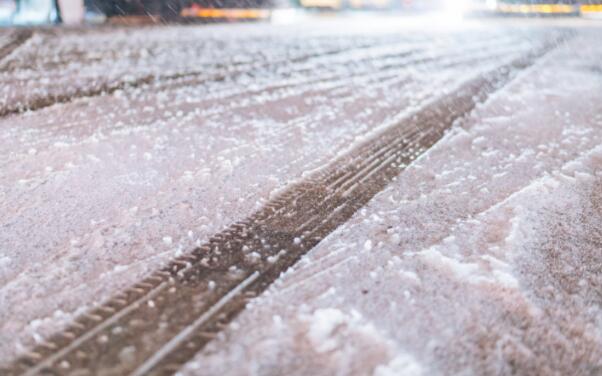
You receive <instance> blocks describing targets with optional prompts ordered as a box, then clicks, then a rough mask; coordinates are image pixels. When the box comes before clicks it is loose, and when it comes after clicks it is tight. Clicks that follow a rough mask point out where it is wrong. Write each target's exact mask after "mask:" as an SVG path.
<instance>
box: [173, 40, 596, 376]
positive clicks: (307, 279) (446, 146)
mask: <svg viewBox="0 0 602 376" xmlns="http://www.w3.org/2000/svg"><path fill="white" fill-rule="evenodd" d="M578 33H579V35H578V36H577V37H576V38H575V39H574V40H572V41H571V42H570V43H569V44H568V45H567V46H564V47H561V48H560V49H558V50H556V51H554V52H553V53H551V54H549V55H547V56H546V57H545V58H544V59H541V60H540V61H539V62H538V64H537V65H536V66H534V67H532V68H530V69H528V70H525V71H524V72H522V73H521V74H520V75H519V77H518V78H517V79H516V80H514V81H513V82H512V83H511V84H510V85H509V86H507V87H506V88H504V89H502V90H501V91H500V92H498V93H497V94H496V95H494V96H493V97H492V98H490V99H489V100H488V101H487V102H486V103H484V104H482V105H480V106H479V108H478V109H477V110H476V111H475V112H474V113H473V114H472V115H471V116H470V117H469V118H468V119H465V120H464V121H462V122H460V123H459V124H458V125H457V128H456V129H455V130H454V131H453V132H451V133H450V134H448V135H447V136H446V137H445V138H444V139H443V140H442V141H441V142H439V143H438V144H437V145H436V146H435V147H433V148H432V149H431V150H430V151H428V153H427V154H426V155H425V156H423V157H422V158H420V159H419V160H418V161H417V162H415V163H414V164H412V165H411V166H410V167H409V168H408V169H407V170H406V171H405V172H403V173H402V174H401V175H400V176H399V178H398V179H397V180H396V181H395V182H394V183H392V184H391V185H390V186H389V187H388V188H386V189H385V190H384V191H383V192H381V193H380V194H379V195H377V196H376V197H375V198H374V199H373V200H372V201H371V202H370V203H369V204H368V205H367V206H366V207H365V208H364V209H362V210H360V211H358V212H357V213H356V214H355V215H354V217H353V218H352V219H351V220H350V221H349V222H347V223H346V224H344V225H343V226H341V227H340V228H339V229H337V230H336V231H335V232H334V233H332V234H331V235H330V236H329V237H327V238H326V239H325V240H324V241H322V242H321V243H320V244H319V245H318V246H317V247H316V248H314V249H313V250H312V251H310V253H309V254H308V255H307V256H306V257H304V258H303V260H302V261H301V262H299V263H298V264H297V265H296V266H295V267H293V268H292V269H291V270H289V271H287V273H285V274H284V275H283V276H282V277H281V278H280V279H279V280H278V281H277V282H276V283H275V284H274V285H273V286H272V287H271V288H270V289H269V290H268V291H267V292H266V293H265V294H264V295H262V296H260V297H258V298H257V299H255V300H254V301H253V302H252V303H251V304H250V306H249V308H248V309H247V310H246V311H245V312H243V313H242V314H241V316H240V317H239V318H238V319H237V320H236V322H237V324H238V325H237V328H238V329H237V331H236V332H235V333H234V332H229V331H226V332H225V333H223V335H222V336H221V337H220V338H219V339H218V340H216V341H213V342H212V343H210V344H209V345H208V346H207V347H206V348H205V349H204V350H203V351H202V352H201V353H200V354H199V355H198V356H197V357H196V358H195V359H194V360H193V361H191V362H190V364H189V365H187V366H185V367H183V368H182V370H181V372H182V373H183V374H185V375H186V374H199V373H198V370H199V369H201V368H199V365H202V369H203V373H202V374H207V375H217V374H221V373H224V372H227V373H228V374H232V375H243V374H248V372H251V373H252V372H253V371H255V372H256V373H259V370H276V372H277V373H279V374H290V375H300V374H312V375H330V374H334V373H337V372H338V374H375V375H405V374H408V375H420V374H422V375H426V374H428V375H436V374H441V375H448V374H531V373H533V374H582V375H587V374H591V373H595V372H596V370H599V369H600V367H602V363H601V359H602V329H601V328H602V325H601V324H602V321H601V317H602V310H601V308H600V305H599V304H598V302H599V291H600V272H599V270H598V269H599V268H597V267H596V265H600V262H601V261H602V259H601V255H600V252H599V244H600V241H601V239H602V233H601V231H600V229H602V212H601V211H600V207H601V206H600V205H602V190H601V188H600V187H602V184H601V183H602V174H601V172H600V166H602V149H601V147H600V145H602V119H601V118H600V116H599V113H600V112H601V111H602V75H600V74H599V73H598V74H595V73H593V72H595V71H596V69H599V68H596V67H598V65H599V62H600V61H602V48H600V44H599V43H597V40H599V33H598V32H597V31H596V30H591V31H586V30H581V31H579V32H578ZM367 249H368V250H370V251H369V252H366V250H367ZM332 287H335V288H336V293H334V294H332V293H328V292H329V291H330V289H331V288H332ZM275 315H277V316H278V317H279V318H280V320H279V322H280V323H281V324H280V325H279V327H278V328H277V329H276V328H275V327H274V324H273V321H272V320H271V318H272V317H274V316H275ZM300 317H301V318H303V319H302V320H301V323H299V318H300ZM268 318H269V319H268ZM304 325H305V326H304ZM363 328H370V329H369V330H367V332H370V333H372V335H370V336H362V337H361V338H362V340H353V339H350V338H347V337H345V333H348V332H355V333H357V332H358V331H359V332H362V333H364V332H363ZM342 338H345V339H346V340H342ZM307 341H309V345H308V342H307ZM368 343H369V344H370V345H369V349H368V346H367V344H368ZM320 350H321V351H320ZM266 354H269V355H266ZM294 359H295V360H297V361H293V360H294ZM299 364H303V368H299ZM194 365H196V367H197V368H196V370H197V373H195V372H193V371H192V370H193V369H195V368H194ZM249 370H251V371H249ZM350 370H352V371H350Z"/></svg>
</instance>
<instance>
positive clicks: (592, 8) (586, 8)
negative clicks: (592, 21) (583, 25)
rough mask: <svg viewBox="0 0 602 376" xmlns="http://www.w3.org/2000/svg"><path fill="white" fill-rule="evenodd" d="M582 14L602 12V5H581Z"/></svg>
mask: <svg viewBox="0 0 602 376" xmlns="http://www.w3.org/2000/svg"><path fill="white" fill-rule="evenodd" d="M581 12H582V13H595V12H602V4H587V5H586V4H584V5H581Z"/></svg>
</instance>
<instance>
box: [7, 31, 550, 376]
mask: <svg viewBox="0 0 602 376" xmlns="http://www.w3.org/2000/svg"><path fill="white" fill-rule="evenodd" d="M557 42H558V41H554V43H549V44H547V45H546V46H545V47H543V48H542V49H540V50H539V51H535V52H532V53H531V54H529V55H527V56H524V57H522V58H519V59H516V60H514V61H512V62H511V63H509V64H507V65H504V66H501V67H499V68H497V69H495V70H493V71H490V72H488V73H486V74H483V75H481V76H479V77H477V78H475V79H472V80H470V81H468V82H466V83H465V84H464V85H462V86H461V87H460V88H459V89H458V90H457V91H455V92H454V93H452V94H450V95H447V96H445V97H443V98H440V99H438V100H435V101H433V102H431V103H430V104H428V105H426V106H425V107H424V108H423V109H422V110H420V111H418V112H416V113H414V114H413V115H411V116H408V117H406V118H404V119H402V120H400V121H399V122H398V123H397V124H394V125H392V126H389V127H387V128H386V129H385V130H383V131H382V132H381V133H380V134H378V135H376V136H375V137H372V138H371V139H369V140H367V141H366V142H365V143H364V144H362V145H360V146H359V147H357V148H355V149H354V150H353V151H351V152H350V153H349V154H347V155H346V156H343V157H341V158H340V159H339V160H337V161H334V162H333V163H332V164H330V165H329V166H327V167H326V168H325V169H323V170H322V171H320V172H317V173H315V174H314V175H313V176H311V177H309V178H307V179H306V180H305V181H303V182H300V183H298V184H295V185H294V186H292V187H291V188H290V189H289V190H287V191H286V192H284V193H283V194H282V195H281V196H280V197H278V198H276V199H275V200H273V201H271V202H270V203H268V204H267V205H266V206H265V207H264V208H263V209H262V210H260V211H259V212H258V213H256V214H255V215H253V216H251V217H250V218H248V219H247V220H245V221H241V222H239V223H235V224H233V225H232V226H230V227H229V228H228V229H227V230H225V231H223V232H222V233H219V234H216V235H214V236H213V237H212V238H211V240H210V241H209V242H208V243H207V244H206V245H204V246H202V247H200V248H197V249H195V250H194V251H192V252H190V253H189V254H187V255H184V256H181V257H178V258H177V259H175V260H173V261H172V262H171V263H170V264H169V265H167V266H166V267H164V268H162V269H161V270H159V271H157V272H155V273H154V274H152V275H151V276H149V277H147V278H145V279H144V280H142V281H141V282H139V283H137V284H135V285H134V286H132V287H131V288H129V289H127V290H125V291H123V292H122V293H120V294H118V295H117V296H115V297H113V298H112V299H110V300H109V301H108V302H106V303H105V304H103V305H102V306H99V307H97V308H95V309H93V310H91V311H89V312H87V313H85V314H84V315H82V316H81V317H79V318H78V319H77V320H76V321H75V322H74V323H73V324H72V325H71V326H70V327H68V328H67V329H66V330H65V331H63V332H61V333H59V334H57V335H55V336H54V337H53V338H51V339H50V340H49V341H48V342H45V343H43V344H40V345H38V346H37V347H36V348H35V349H34V350H33V351H32V352H30V353H29V354H27V355H26V356H24V357H23V358H21V359H18V360H17V361H15V362H14V363H13V364H12V365H11V366H10V368H8V369H5V370H4V371H3V374H7V375H16V374H23V375H34V374H38V373H44V372H46V373H50V374H63V373H67V372H69V373H71V372H75V373H77V374H99V373H105V374H134V375H139V374H150V375H160V374H166V373H173V372H175V371H176V370H177V369H178V368H179V367H180V366H181V365H182V364H183V363H185V362H186V361H188V360H189V359H190V358H191V357H192V356H193V355H194V354H195V353H196V352H197V351H198V350H199V349H201V348H202V347H203V346H204V345H205V344H206V343H207V342H209V341H210V340H211V339H212V338H213V337H214V336H215V335H216V334H217V333H218V332H219V331H220V330H221V329H222V328H223V327H224V325H226V324H227V323H229V322H230V321H231V320H232V319H233V318H234V317H235V316H236V315H237V314H238V313H239V312H240V311H241V310H242V309H243V308H244V306H245V304H246V302H247V301H248V299H250V298H252V297H254V296H257V295H258V294H260V293H261V292H263V291H264V290H265V289H266V288H267V287H268V286H269V285H270V284H271V283H272V282H273V281H274V280H275V279H276V278H278V276H279V275H280V274H281V273H282V272H283V271H285V270H287V269H288V268H289V267H290V266H292V265H293V264H294V263H295V262H297V261H298V260H299V258H300V257H301V256H303V255H304V254H305V253H307V252H308V251H309V250H310V249H312V248H313V247H314V246H315V245H316V244H317V243H318V242H320V241H321V240H322V239H324V237H326V236H327V235H328V234H330V233H331V232H332V231H334V230H335V229H336V228H337V227H338V226H340V225H341V224H342V223H344V222H345V221H347V220H348V219H349V218H350V217H351V216H352V215H353V214H354V213H355V212H356V211H357V210H358V209H359V208H361V207H362V206H363V205H365V204H366V203H367V202H368V201H369V200H370V199H371V198H372V197H374V195H376V194H377V193H378V192H380V191H381V190H382V189H384V187H385V186H386V185H387V184H388V183H389V182H391V180H392V179H394V178H395V177H396V176H397V175H398V174H399V173H400V171H402V170H403V169H404V168H405V167H406V166H407V165H408V164H409V163H411V162H412V161H413V160H415V159H416V158H417V157H418V156H420V155H421V154H422V153H423V152H424V151H425V150H427V149H428V148H429V147H431V146H432V145H433V144H434V143H436V142H437V141H438V140H439V139H440V138H441V137H442V136H443V134H444V133H445V131H446V130H447V129H448V128H449V127H450V126H451V125H452V124H453V123H454V122H455V121H456V120H457V119H459V118H461V117H463V116H465V115H466V114H467V113H469V112H470V111H471V110H472V109H473V108H474V107H475V105H476V104H477V103H480V102H482V101H483V100H485V99H486V98H487V96H488V95H489V94H490V93H492V92H494V91H496V90H497V89H499V88H500V87H502V86H503V85H505V84H506V83H507V82H509V81H510V80H511V79H512V78H513V77H514V76H515V74H516V73H517V72H518V71H520V70H522V69H525V68H527V67H529V66H530V65H532V64H533V62H534V61H535V60H536V59H537V58H538V57H539V56H541V55H543V54H544V53H546V52H547V51H549V50H550V49H551V48H552V46H554V45H556V43H557Z"/></svg>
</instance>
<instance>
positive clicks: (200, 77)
mask: <svg viewBox="0 0 602 376" xmlns="http://www.w3.org/2000/svg"><path fill="white" fill-rule="evenodd" d="M337 22H338V21H337ZM337 22H334V21H333V22H324V21H321V22H316V23H315V24H313V25H311V24H310V25H307V24H304V25H288V26H273V25H238V26H211V27H177V26H173V27H163V28H143V29H139V30H132V29H116V30H111V31H108V30H105V29H101V30H93V29H92V30H85V31H76V30H64V31H56V30H50V31H49V30H46V31H38V32H34V33H32V34H28V35H26V38H25V37H24V36H23V35H22V34H21V35H16V34H15V35H8V34H7V35H5V36H3V38H4V39H2V40H6V41H7V42H4V43H13V45H17V44H18V46H17V47H16V48H14V49H13V50H11V51H10V52H9V53H6V54H5V55H6V56H4V57H3V58H2V60H0V67H1V68H0V69H1V70H0V82H2V92H0V104H1V105H0V113H2V114H3V115H4V116H3V117H2V118H0V303H1V304H0V360H1V361H2V362H1V363H6V362H8V361H10V360H11V359H13V358H14V357H15V356H17V355H21V354H23V353H26V352H27V351H28V350H29V349H31V348H32V347H33V346H34V345H35V344H39V343H43V342H44V339H45V338H48V337H49V336H51V335H52V334H53V333H56V332H58V331H60V330H61V329H62V328H64V327H65V325H69V324H70V322H71V320H72V319H73V317H74V315H76V314H81V313H83V312H85V311H86V310H87V309H88V308H90V307H92V306H93V305H95V304H98V303H101V302H103V301H105V300H107V299H109V298H111V297H114V296H115V294H117V293H118V292H119V291H121V290H122V289H124V288H126V287H128V286H130V285H132V284H134V283H136V282H137V281H139V280H141V279H142V278H143V277H144V276H146V275H148V274H149V273H150V272H152V271H154V270H156V269H157V268H159V267H160V266H161V265H163V264H164V263H165V262H166V261H169V260H172V259H173V258H174V257H177V256H179V255H182V254H184V255H185V254H187V253H189V252H190V251H192V250H193V249H194V248H195V247H199V246H201V245H203V244H205V243H206V242H207V241H208V240H209V238H210V237H211V236H212V235H214V234H216V233H219V232H220V231H222V230H223V229H224V228H226V227H227V226H228V225H230V224H232V223H235V222H237V221H243V220H245V219H246V218H248V217H250V216H251V215H252V214H253V213H254V212H256V211H257V210H260V209H261V208H263V207H264V206H265V204H266V203H268V202H270V200H272V199H274V198H275V197H277V195H278V194H279V193H281V192H283V191H286V189H287V188H288V187H290V186H291V185H292V184H293V183H296V182H303V181H304V179H307V177H308V176H310V175H311V173H312V172H315V171H316V170H319V169H320V168H322V167H324V166H326V165H328V163H329V162H331V161H333V160H334V159H336V158H338V157H340V156H342V155H344V154H345V153H346V152H350V151H353V150H355V148H356V147H357V146H358V145H360V144H361V142H362V141H364V140H367V139H369V138H370V137H371V136H372V135H374V134H377V133H378V132H381V131H383V130H386V129H387V126H390V125H392V124H397V123H398V122H399V119H403V118H404V116H406V115H408V114H411V113H413V112H415V111H418V112H419V111H420V110H421V109H422V108H424V106H426V105H427V104H428V103H432V101H434V100H437V99H438V98H445V97H447V96H449V95H451V94H452V93H454V92H455V91H456V90H457V89H458V88H460V87H462V85H463V84H465V83H467V82H470V81H471V80H475V79H478V77H480V76H481V75H483V74H485V73H488V72H491V71H495V69H497V68H498V67H506V66H508V64H509V63H510V62H512V61H515V60H516V59H518V58H521V57H524V56H526V55H528V54H531V53H533V51H537V50H538V49H541V48H542V47H544V46H546V44H548V43H549V42H553V41H557V40H559V38H561V37H571V38H572V39H570V41H569V42H567V43H566V44H563V45H561V46H560V47H558V48H557V49H555V50H554V51H553V52H551V53H549V54H548V55H546V56H545V57H543V58H539V59H538V60H537V61H536V62H535V65H534V66H532V67H530V68H526V69H525V70H523V71H521V72H519V73H518V74H519V76H518V77H516V78H514V81H513V82H512V83H511V85H510V86H509V87H507V88H503V89H501V91H498V92H497V93H495V94H494V96H493V97H491V98H489V99H487V101H486V103H484V104H480V105H478V107H477V109H476V110H475V111H473V112H472V113H471V115H470V117H469V118H467V119H464V120H463V121H462V122H461V123H460V124H457V125H456V126H455V127H454V128H453V130H452V132H451V133H450V134H448V135H447V136H446V137H445V138H444V139H443V140H442V141H440V142H439V143H438V144H437V145H436V146H435V147H434V148H433V149H431V150H430V151H428V152H427V153H426V154H425V155H424V156H423V157H422V158H421V159H420V160H419V161H417V162H415V163H414V164H412V165H410V167H409V168H408V169H406V170H405V171H404V172H403V173H402V174H401V175H400V176H399V178H398V179H396V181H395V182H394V183H393V184H391V185H390V186H389V187H388V188H387V189H385V190H384V191H383V192H381V193H380V194H379V195H378V196H377V197H375V199H374V200H372V201H371V202H370V203H369V204H368V206H367V207H365V208H364V209H361V210H360V211H359V212H357V213H356V214H355V216H354V217H353V218H352V219H351V220H350V221H349V222H348V223H347V224H345V225H343V226H342V227H340V228H339V229H338V230H336V231H335V232H334V233H332V234H331V235H330V236H329V237H327V238H326V239H325V240H324V241H322V242H320V243H319V244H318V245H317V247H315V248H314V249H313V250H311V251H310V253H309V254H308V256H307V257H306V258H304V259H303V260H302V261H301V262H300V263H299V264H297V265H296V266H295V267H294V268H293V269H292V270H290V271H289V272H288V273H287V274H286V275H285V276H283V277H282V278H281V279H279V280H278V281H277V283H276V284H275V285H274V286H273V287H272V288H270V289H269V290H268V292H267V293H266V294H264V295H262V296H260V297H259V298H257V300H253V301H252V303H251V305H250V308H249V309H247V310H246V311H245V312H244V313H243V314H242V315H241V316H240V317H239V318H237V319H236V320H235V321H234V322H233V323H232V324H231V325H230V327H228V328H227V329H226V330H225V331H224V332H222V334H220V336H219V338H218V339H217V340H214V341H212V342H209V345H208V346H207V347H206V348H205V350H203V352H202V353H200V354H199V355H198V356H197V357H196V358H195V359H194V360H193V361H192V362H191V363H189V364H188V365H187V366H185V368H184V372H189V373H191V374H199V373H203V374H232V373H236V374H249V373H251V374H289V373H290V374H295V373H297V374H325V375H326V374H332V373H337V372H338V373H339V374H350V373H354V374H367V373H371V372H375V373H376V374H388V373H387V372H390V374H403V372H406V373H411V372H414V373H416V374H419V373H421V372H423V373H424V374H431V373H445V370H450V369H451V370H453V371H454V373H462V372H467V373H469V374H471V373H487V374H497V373H499V372H501V373H504V374H505V373H511V372H512V371H513V370H518V371H521V372H523V373H525V372H526V373H528V372H531V371H533V372H535V373H548V372H551V370H558V372H560V373H565V372H563V371H562V370H563V369H564V370H573V369H576V368H577V369H579V370H580V372H582V373H583V374H587V372H588V371H589V372H590V373H591V371H592V370H595V369H596V368H595V367H600V366H602V365H600V364H599V363H597V362H599V359H600V358H601V351H602V350H601V343H602V339H601V334H600V317H602V316H601V311H600V297H599V294H598V295H596V291H599V288H600V287H601V286H600V278H602V274H601V271H600V269H599V265H600V256H599V254H597V253H596V250H597V249H598V248H599V244H600V230H599V229H600V228H602V226H600V224H601V223H600V218H599V217H600V206H599V205H600V201H599V199H600V195H602V193H601V192H599V191H596V187H599V183H600V180H601V178H600V176H599V170H600V164H601V163H602V161H601V158H602V155H601V152H602V151H601V150H600V149H599V145H600V141H601V139H602V130H601V129H600V127H602V117H600V115H599V114H600V113H602V107H600V103H602V75H601V74H600V63H599V62H600V61H602V48H600V46H599V43H598V45H596V43H597V41H598V39H597V38H599V37H600V29H597V28H596V27H579V28H576V29H572V28H571V29H569V28H565V27H549V26H547V25H545V24H542V25H538V26H535V27H530V26H528V23H511V24H508V23H494V24H493V25H487V24H485V23H480V22H471V23H469V24H468V26H458V25H457V24H453V25H449V26H447V27H446V26H441V27H439V28H437V29H433V30H431V31H424V30H420V28H417V27H415V25H414V26H404V25H403V24H402V23H400V22H397V23H396V22H392V21H391V19H384V20H382V22H374V23H373V24H371V25H360V26H358V27H357V28H356V30H352V31H347V30H342V29H341V25H345V23H342V24H341V23H337ZM333 23H334V24H333ZM346 25H347V27H349V26H350V24H349V23H347V24H346ZM311 26H313V27H311ZM16 38H20V39H18V43H14V41H15V40H17V39H16ZM6 51H8V49H6ZM23 109H30V111H27V112H22V111H23ZM452 112H453V111H452ZM458 115H462V113H460V114H458ZM418 146H419V145H418ZM316 204H319V202H317V203H316ZM559 229H561V230H559ZM559 231H564V232H563V234H564V235H558V232H559ZM596 244H598V246H596ZM597 247H598V248H597ZM218 291H219V286H218ZM150 303H152V304H155V303H153V301H152V300H150V301H149V305H150ZM569 318H570V319H571V320H569ZM103 338H104V337H102V336H99V340H100V339H103ZM166 338H167V337H166ZM105 340H106V339H105ZM563 341H564V342H563ZM569 344H570V345H569ZM122 346H123V351H125V353H124V352H123V351H120V352H119V356H120V357H123V358H124V359H126V360H123V359H122V360H123V362H124V363H128V362H132V364H136V362H138V361H139V359H138V358H139V357H140V356H138V358H137V356H136V355H135V353H136V350H137V349H136V348H135V347H134V346H130V347H128V346H127V344H122ZM549 348H553V349H551V350H547V349H549ZM50 350H52V349H50ZM126 350H127V351H126ZM139 351H142V350H140V349H139ZM131 352H133V353H134V354H133V355H132V354H130V353H131ZM120 359H121V358H120ZM132 359H133V360H132ZM142 360H143V359H142ZM300 362H301V363H303V364H304V366H303V367H301V366H300ZM554 362H556V363H554ZM57 366H65V364H64V363H61V364H59V363H58V362H57ZM67 366H70V365H69V364H68V363H67ZM578 366H581V368H578ZM512 367H515V368H514V369H513V368H512ZM563 367H564V368H563ZM598 369H599V368H598ZM249 370H251V371H250V372H249Z"/></svg>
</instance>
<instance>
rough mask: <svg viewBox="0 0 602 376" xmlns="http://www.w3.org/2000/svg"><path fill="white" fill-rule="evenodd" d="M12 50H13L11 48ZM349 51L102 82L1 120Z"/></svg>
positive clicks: (8, 109)
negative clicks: (126, 92)
mask: <svg viewBox="0 0 602 376" xmlns="http://www.w3.org/2000/svg"><path fill="white" fill-rule="evenodd" d="M30 36H31V35H29V37H30ZM29 37H27V38H26V39H25V40H27V39H28V38H29ZM25 40H23V42H21V43H20V44H19V45H21V44H22V43H24V42H25ZM9 44H13V43H12V42H11V43H9ZM386 44H387V42H383V43H382V45H376V46H375V45H374V44H370V43H366V44H361V45H358V46H356V47H355V48H353V49H352V50H358V51H359V50H362V49H371V48H378V47H382V46H384V45H386ZM17 47H18V46H17ZM15 48H16V47H15ZM12 50H14V48H13V49H12ZM12 50H11V52H12ZM349 51H350V50H349V48H342V49H341V48H334V49H329V50H326V51H320V52H315V53H310V54H303V55H300V56H295V57H293V58H289V59H282V60H272V61H264V62H261V63H260V64H257V63H233V64H231V65H230V66H231V67H234V68H235V69H229V70H224V71H223V72H219V71H218V72H213V73H212V74H209V75H208V74H207V70H206V69H202V70H192V71H187V72H177V73H173V74H163V75H161V74H147V75H144V76H141V77H137V78H134V79H132V80H117V81H109V82H102V83H100V84H97V85H94V86H91V87H85V88H78V89H77V90H76V91H75V92H68V91H67V92H64V93H59V94H52V95H45V96H39V97H36V98H32V99H31V100H29V101H27V103H21V102H17V103H12V104H7V105H5V106H3V107H2V108H0V117H6V116H9V115H12V114H18V113H22V112H25V111H38V110H41V109H43V108H46V107H50V106H53V105H55V104H63V103H69V102H72V101H74V100H76V99H82V98H92V97H97V96H101V95H107V94H112V93H114V92H116V91H118V90H128V89H130V90H131V89H136V88H142V87H145V86H149V85H154V86H153V88H152V89H153V90H154V91H160V90H169V89H173V88H179V87H185V86H190V85H193V84H197V85H198V84H203V83H206V82H221V81H225V80H226V79H228V78H229V77H232V76H234V75H241V74H247V73H250V72H253V71H256V70H261V69H268V68H270V67H277V66H279V65H280V64H283V63H302V62H304V61H307V60H309V59H311V58H315V57H324V56H331V55H336V54H340V53H346V52H349ZM8 54H10V52H8V53H7V55H6V56H8ZM1 60H2V55H0V61H1ZM0 71H1V69H0ZM187 80H188V81H187ZM172 82H173V84H170V83H172Z"/></svg>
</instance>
